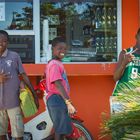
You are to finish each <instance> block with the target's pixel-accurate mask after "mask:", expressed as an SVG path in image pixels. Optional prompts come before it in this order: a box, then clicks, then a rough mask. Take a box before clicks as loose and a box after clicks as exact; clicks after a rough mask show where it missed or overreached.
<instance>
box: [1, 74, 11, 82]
mask: <svg viewBox="0 0 140 140" xmlns="http://www.w3.org/2000/svg"><path fill="white" fill-rule="evenodd" d="M9 78H10V75H9V74H4V73H0V84H2V83H4V82H5V81H6V80H7V79H9Z"/></svg>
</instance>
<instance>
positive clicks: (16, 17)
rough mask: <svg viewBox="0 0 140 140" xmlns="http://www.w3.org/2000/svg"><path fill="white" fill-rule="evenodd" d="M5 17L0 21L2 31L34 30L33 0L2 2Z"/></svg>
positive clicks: (6, 0) (0, 3) (8, 0)
mask: <svg viewBox="0 0 140 140" xmlns="http://www.w3.org/2000/svg"><path fill="white" fill-rule="evenodd" d="M0 5H1V6H3V7H2V12H3V13H4V14H5V17H4V18H3V19H2V20H0V29H4V30H32V29H33V2H32V0H20V2H19V1H17V0H5V1H3V2H0Z"/></svg>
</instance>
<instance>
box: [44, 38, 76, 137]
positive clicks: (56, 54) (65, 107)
mask: <svg viewBox="0 0 140 140" xmlns="http://www.w3.org/2000/svg"><path fill="white" fill-rule="evenodd" d="M66 50H67V45H66V43H65V40H64V39H63V38H62V37H56V38H55V39H54V40H53V41H52V55H53V58H52V60H50V62H49V63H48V65H47V67H46V84H47V92H48V96H47V107H48V110H49V114H50V117H51V119H52V122H53V125H54V129H55V140H63V139H64V136H65V135H68V134H71V133H72V125H71V119H70V117H69V114H74V113H75V112H76V109H75V108H74V106H73V105H72V104H71V101H70V97H69V83H68V80H67V76H66V73H65V69H64V66H63V64H62V62H61V60H62V59H63V58H64V56H65V54H66Z"/></svg>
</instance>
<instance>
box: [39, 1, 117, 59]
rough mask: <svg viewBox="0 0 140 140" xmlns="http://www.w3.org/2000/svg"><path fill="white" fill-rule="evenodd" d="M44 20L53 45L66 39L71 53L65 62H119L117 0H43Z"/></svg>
mask: <svg viewBox="0 0 140 140" xmlns="http://www.w3.org/2000/svg"><path fill="white" fill-rule="evenodd" d="M40 10H41V11H40V18H41V20H40V21H41V24H40V25H41V28H40V29H41V44H42V48H43V21H44V20H45V19H46V20H48V23H49V26H48V28H49V41H48V42H49V43H51V41H52V39H53V38H55V37H56V36H63V37H64V38H65V39H66V41H67V44H68V45H69V50H68V54H67V56H66V57H65V58H64V60H63V61H64V62H112V61H113V62H114V61H116V60H117V0H91V1H90V0H89V1H85V0H76V1H73V0H67V1H64V2H63V1H60V0H57V1H56V0H41V4H40Z"/></svg>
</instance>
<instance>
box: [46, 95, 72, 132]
mask: <svg viewBox="0 0 140 140" xmlns="http://www.w3.org/2000/svg"><path fill="white" fill-rule="evenodd" d="M47 107H48V110H49V114H50V117H51V119H52V122H53V125H54V129H55V133H57V134H71V133H72V125H71V118H70V117H69V114H68V109H67V106H66V104H65V102H64V100H63V98H62V97H61V96H60V95H57V94H54V95H52V96H50V97H49V99H48V100H47Z"/></svg>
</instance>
